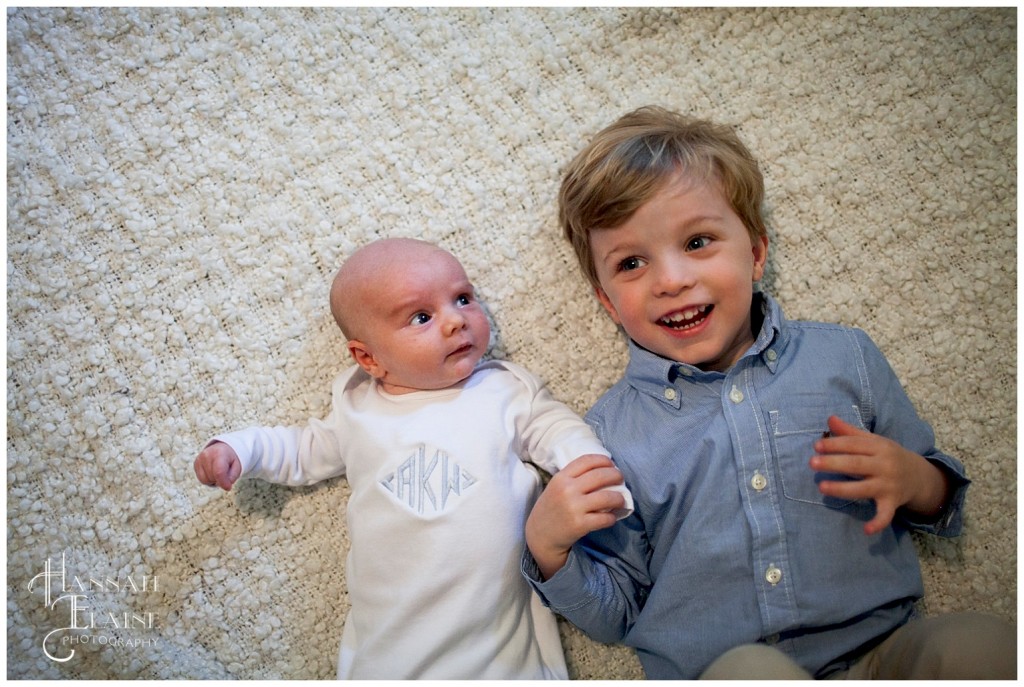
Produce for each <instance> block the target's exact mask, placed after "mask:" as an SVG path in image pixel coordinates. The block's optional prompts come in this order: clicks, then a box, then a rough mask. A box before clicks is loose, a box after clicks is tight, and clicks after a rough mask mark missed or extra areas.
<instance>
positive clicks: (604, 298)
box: [594, 286, 622, 324]
mask: <svg viewBox="0 0 1024 687" xmlns="http://www.w3.org/2000/svg"><path fill="white" fill-rule="evenodd" d="M594 294H595V295H596V296H597V300H598V301H600V303H601V305H603V306H604V309H605V311H607V313H608V315H609V316H611V318H612V322H614V323H615V324H622V321H621V320H619V313H618V312H617V311H616V310H615V306H614V305H612V299H610V298H608V294H606V293H605V292H604V289H602V288H601V287H600V286H595V287H594Z"/></svg>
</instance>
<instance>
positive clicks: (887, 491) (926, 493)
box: [811, 416, 948, 534]
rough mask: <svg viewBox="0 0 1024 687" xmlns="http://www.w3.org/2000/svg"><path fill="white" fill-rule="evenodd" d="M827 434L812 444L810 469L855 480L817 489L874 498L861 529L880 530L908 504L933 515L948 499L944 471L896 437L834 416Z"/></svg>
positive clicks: (842, 495) (848, 496)
mask: <svg viewBox="0 0 1024 687" xmlns="http://www.w3.org/2000/svg"><path fill="white" fill-rule="evenodd" d="M828 428H829V433H830V436H828V437H825V438H822V439H819V440H818V441H816V442H815V443H814V450H815V451H816V452H817V453H816V454H815V455H814V456H811V468H813V469H814V470H818V471H821V472H835V473H839V474H843V475H851V476H854V477H860V478H861V479H859V480H854V481H849V482H842V481H823V482H821V483H820V484H819V485H818V489H819V490H820V491H821V493H822V494H825V495H826V496H834V497H836V498H841V499H872V500H873V501H874V502H875V517H874V518H872V519H871V520H870V521H869V522H868V523H867V524H865V525H864V532H865V533H867V534H875V533H877V532H881V531H882V530H883V529H885V528H886V527H888V526H889V523H891V522H892V519H893V516H895V514H896V510H897V509H898V508H901V507H904V506H905V507H906V508H907V509H908V510H911V511H914V512H915V513H918V514H920V515H924V516H931V515H937V514H938V513H939V511H940V510H941V508H942V506H943V504H945V502H946V499H947V490H948V483H947V480H946V476H945V474H943V472H942V471H941V470H939V469H938V468H937V467H935V466H934V465H932V464H931V463H930V462H928V461H927V460H925V458H924V457H923V456H920V455H918V454H916V453H914V452H913V451H909V450H907V449H905V448H903V447H902V446H900V445H899V444H898V443H896V442H895V441H892V440H891V439H888V438H886V437H883V436H879V435H877V434H872V433H871V432H869V431H867V430H864V429H860V428H859V427H855V426H853V425H851V424H849V423H846V422H843V421H842V420H840V419H839V418H837V417H835V416H833V417H830V418H829V419H828Z"/></svg>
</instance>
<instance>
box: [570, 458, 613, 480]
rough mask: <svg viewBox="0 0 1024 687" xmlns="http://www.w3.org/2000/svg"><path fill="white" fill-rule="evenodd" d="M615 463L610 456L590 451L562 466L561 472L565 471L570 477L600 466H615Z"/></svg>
mask: <svg viewBox="0 0 1024 687" xmlns="http://www.w3.org/2000/svg"><path fill="white" fill-rule="evenodd" d="M614 465H615V463H613V462H612V459H611V458H609V457H608V456H602V455H600V454H597V453H588V454H587V455H584V456H580V457H579V458H576V459H575V460H573V461H572V462H571V463H569V464H568V465H566V466H565V467H564V468H562V470H561V472H564V473H565V474H566V475H568V476H569V477H579V476H580V475H583V474H585V473H587V472H590V471H591V470H595V469H598V468H606V467H609V466H614Z"/></svg>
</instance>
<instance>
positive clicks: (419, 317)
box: [410, 312, 430, 325]
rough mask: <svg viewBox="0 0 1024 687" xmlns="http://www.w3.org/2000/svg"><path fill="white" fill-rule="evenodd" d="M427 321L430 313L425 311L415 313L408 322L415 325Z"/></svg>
mask: <svg viewBox="0 0 1024 687" xmlns="http://www.w3.org/2000/svg"><path fill="white" fill-rule="evenodd" d="M427 322H430V315H428V314H427V313H425V312H418V313H416V314H415V315H413V316H412V320H410V324H416V325H421V324H426V323H427Z"/></svg>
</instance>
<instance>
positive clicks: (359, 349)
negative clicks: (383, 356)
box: [345, 339, 384, 377]
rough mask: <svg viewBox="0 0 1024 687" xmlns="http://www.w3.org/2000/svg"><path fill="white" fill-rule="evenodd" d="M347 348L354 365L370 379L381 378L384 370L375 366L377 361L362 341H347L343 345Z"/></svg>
mask: <svg viewBox="0 0 1024 687" xmlns="http://www.w3.org/2000/svg"><path fill="white" fill-rule="evenodd" d="M345 345H346V346H347V347H348V352H349V355H351V356H352V359H353V360H355V361H356V365H358V366H359V367H361V368H363V369H364V370H366V372H367V373H368V374H369V375H370V376H371V377H383V376H384V370H383V369H381V366H380V365H378V364H377V359H376V358H374V357H373V353H372V352H371V351H370V349H369V348H368V347H367V346H366V344H364V343H363V342H362V341H359V340H358V339H349V341H348V343H346V344H345Z"/></svg>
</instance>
